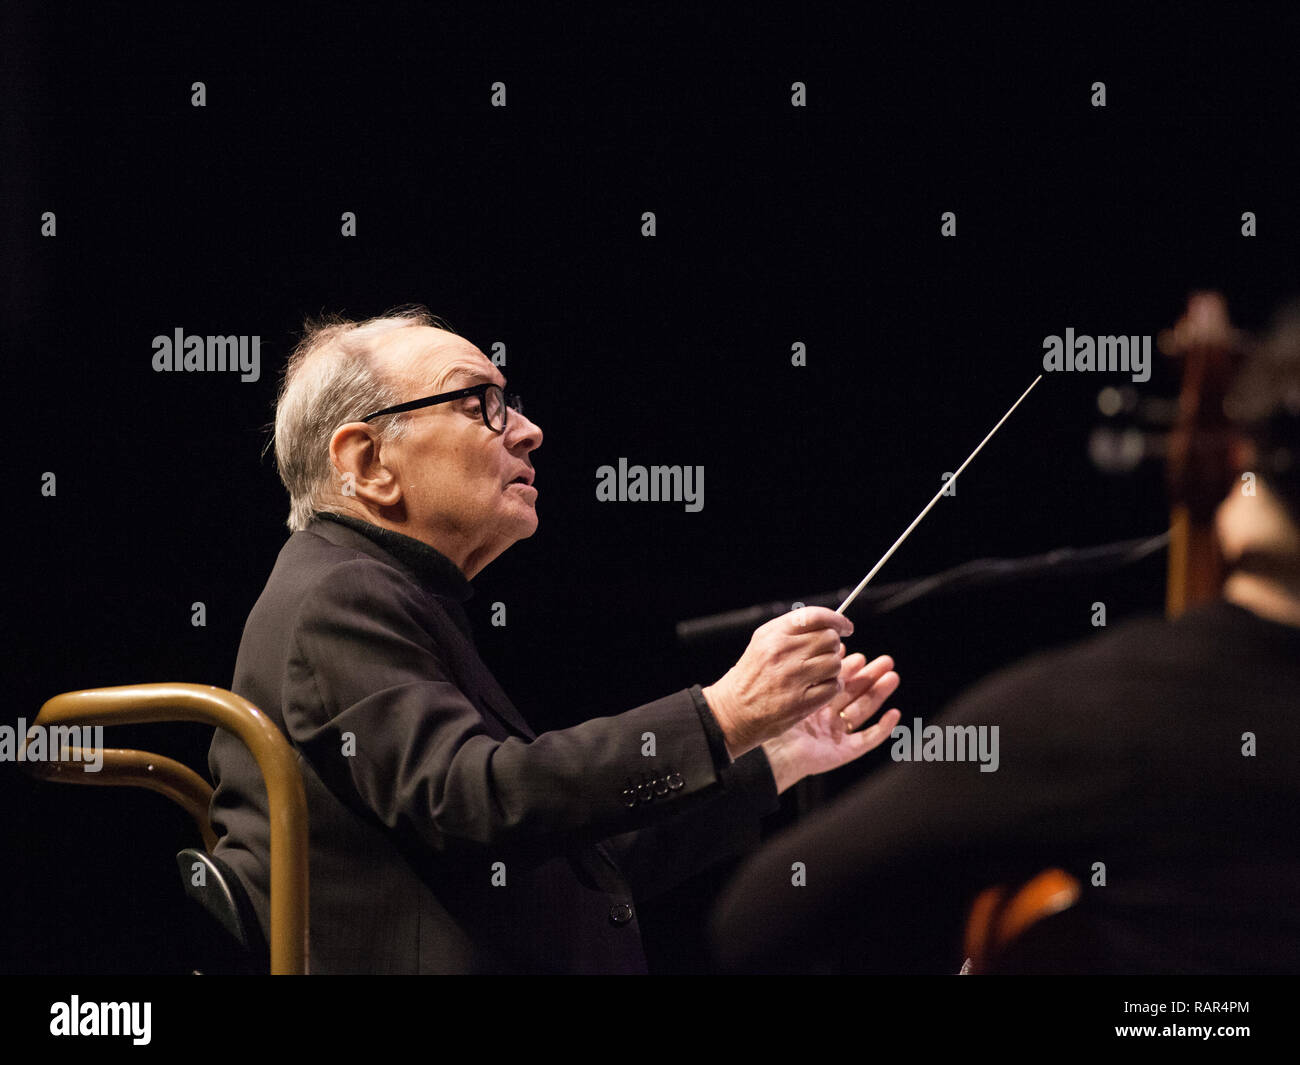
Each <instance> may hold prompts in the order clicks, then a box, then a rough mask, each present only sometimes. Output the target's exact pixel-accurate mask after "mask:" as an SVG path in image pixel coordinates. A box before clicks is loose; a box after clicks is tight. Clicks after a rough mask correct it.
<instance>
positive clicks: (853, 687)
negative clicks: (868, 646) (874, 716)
mask: <svg viewBox="0 0 1300 1065" xmlns="http://www.w3.org/2000/svg"><path fill="white" fill-rule="evenodd" d="M841 646H843V645H842V644H841ZM865 663H866V655H863V654H851V655H849V656H848V657H847V658H845V659H844V660H843V661H842V662H841V663H840V680H842V681H843V682H844V690H843V691H841V692H839V693H838V694H836V696H835V698H834V699H832V700H831V701H830V706H829V708H830V712H831V715H832V716H837V715H838V714H839V712H840V711H841V710H843V709H844V708H845V707H846V706H848V705H849V703H851V702H853V700H854V699H856V698H857V697H858V696H859V695H861V694H862V692H863V691H865V690H866V688H869V687H870V686H871V685H870V684H868V685H866V687H865V688H864V687H863V685H862V683H861V682H860V681H859V680H858V679H857V678H859V677H860V676H861V675H862V667H863V665H864V664H865Z"/></svg>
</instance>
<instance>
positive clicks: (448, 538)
mask: <svg viewBox="0 0 1300 1065" xmlns="http://www.w3.org/2000/svg"><path fill="white" fill-rule="evenodd" d="M378 355H379V359H380V361H381V368H382V369H383V370H384V372H386V373H388V374H390V375H391V377H390V380H392V381H394V382H395V383H396V384H397V386H398V389H399V393H400V397H401V398H400V402H405V401H407V400H413V399H422V398H423V397H425V396H434V395H439V394H441V393H443V392H452V391H455V390H457V389H461V388H468V387H469V386H471V385H476V384H479V383H481V382H484V381H486V382H491V383H493V384H497V385H500V386H502V387H504V386H505V383H506V379H505V377H504V376H503V375H502V373H501V371H500V370H499V369H498V368H497V367H496V366H493V365H492V362H491V361H490V360H489V359H488V358H487V357H486V356H485V355H484V354H483V353H482V352H481V351H479V349H478V348H476V347H475V346H474V345H473V344H471V343H470V342H469V341H467V340H465V339H463V338H461V337H458V336H455V335H454V334H452V333H447V332H445V331H443V330H441V329H433V328H428V327H423V326H422V327H419V328H411V329H403V330H400V331H399V332H397V333H394V334H393V335H392V336H391V337H389V338H388V339H387V340H386V341H385V342H384V344H383V345H382V346H381V347H380V349H379V352H378ZM480 403H481V400H480V398H479V397H478V396H469V397H467V398H465V399H458V400H452V401H451V402H448V403H439V404H435V405H434V406H432V407H425V408H422V409H420V410H416V411H412V412H411V413H409V414H407V415H404V417H406V418H408V419H409V424H408V430H407V435H406V436H405V437H403V438H402V439H400V440H396V441H393V442H392V443H390V444H387V445H385V447H384V456H385V457H384V464H385V465H386V466H389V467H390V468H391V469H392V470H394V472H395V473H396V474H397V476H398V477H399V478H400V483H401V488H402V504H403V506H404V509H405V515H404V519H405V520H404V521H403V522H402V524H403V525H405V526H407V528H406V532H407V533H408V535H411V536H415V537H416V538H417V539H420V540H424V541H425V542H426V543H429V544H431V545H432V546H434V547H436V548H438V549H439V550H441V551H442V552H443V553H444V554H446V555H447V556H448V557H449V558H451V559H452V560H453V561H455V562H456V563H457V564H458V565H460V566H461V569H462V570H463V571H464V572H465V573H466V575H467V576H473V575H474V574H475V573H476V572H478V570H480V569H482V568H483V566H485V565H487V563H488V562H490V561H492V559H494V558H495V557H496V556H497V555H499V554H500V553H501V552H502V551H504V550H505V549H506V548H507V547H509V546H510V545H511V544H513V543H514V542H515V541H517V540H522V539H524V538H525V537H528V536H531V535H532V534H533V533H534V532H535V531H536V530H537V510H536V503H537V489H536V488H534V487H532V484H531V482H532V480H533V468H532V462H531V460H530V458H529V455H530V453H531V452H532V451H533V450H535V449H536V448H538V447H540V446H541V443H542V431H541V429H539V428H538V427H537V426H536V425H534V424H533V423H532V422H531V421H529V420H528V419H527V418H525V417H524V416H523V415H522V414H520V413H519V412H518V411H514V410H512V411H510V412H509V414H508V416H507V424H506V428H505V431H504V432H499V433H498V432H493V431H492V430H491V429H489V428H488V427H487V426H486V425H485V424H484V422H483V416H482V414H480V413H479V407H480ZM385 417H387V415H386V416H385ZM521 478H523V479H525V480H526V482H527V483H525V482H524V480H521Z"/></svg>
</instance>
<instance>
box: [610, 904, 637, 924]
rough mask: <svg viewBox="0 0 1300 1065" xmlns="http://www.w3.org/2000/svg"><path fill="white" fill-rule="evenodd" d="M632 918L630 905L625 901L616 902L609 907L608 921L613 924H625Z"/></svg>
mask: <svg viewBox="0 0 1300 1065" xmlns="http://www.w3.org/2000/svg"><path fill="white" fill-rule="evenodd" d="M630 920H632V907H631V906H629V905H628V904H627V903H626V902H616V903H615V904H614V905H613V906H611V907H610V908H609V923H610V924H613V925H621V924H627V923H628V921H630Z"/></svg>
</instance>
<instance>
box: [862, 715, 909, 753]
mask: <svg viewBox="0 0 1300 1065" xmlns="http://www.w3.org/2000/svg"><path fill="white" fill-rule="evenodd" d="M902 716H903V715H902V714H901V713H900V712H899V711H898V709H897V708H895V709H892V710H887V711H885V713H884V714H882V715H881V718H880V720H879V721H877V722H876V723H875V724H874V725H871V726H870V727H869V728H864V729H860V730H858V731H857V732H850V733H849V741H850V742H851V743H853V744H854V745H855V746H859V747H861V751H859V752H858V753H859V754H865V753H866V752H867V751H874V750H875V749H876V748H877V747H879V746H880V745H881V744H882V743H884V742H885V740H887V739H889V737H890V735H891V734H892V733H893V731H894V728H895V727H896V726H897V725H898V722H899V721H900V720H901V719H902Z"/></svg>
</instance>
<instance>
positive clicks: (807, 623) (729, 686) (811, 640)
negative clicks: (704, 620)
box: [703, 606, 853, 758]
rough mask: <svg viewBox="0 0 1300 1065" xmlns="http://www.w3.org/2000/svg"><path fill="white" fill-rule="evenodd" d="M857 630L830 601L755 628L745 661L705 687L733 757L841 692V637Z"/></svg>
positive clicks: (749, 749)
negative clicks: (834, 609) (829, 606)
mask: <svg viewBox="0 0 1300 1065" xmlns="http://www.w3.org/2000/svg"><path fill="white" fill-rule="evenodd" d="M852 634H853V622H851V621H850V620H849V619H848V618H846V617H844V616H843V615H842V614H837V613H835V611H833V610H831V609H829V608H827V607H824V606H809V607H799V608H798V609H797V610H792V611H790V613H788V614H782V615H781V616H780V617H779V618H774V619H773V620H772V621H769V622H768V623H767V624H765V625H760V626H759V627H758V628H757V629H755V630H754V635H753V636H751V637H750V640H749V646H748V647H746V648H745V653H744V654H743V655H741V656H740V661H739V662H737V663H736V664H735V665H734V666H732V667H731V668H730V669H729V670H727V672H726V675H725V676H723V678H722V679H721V680H719V681H718V682H717V683H716V684H711V685H709V686H708V687H707V688H704V689H703V691H704V697H705V699H707V700H708V703H709V708H710V709H711V710H712V711H713V716H714V717H715V718H717V721H718V725H719V726H720V727H721V728H722V734H723V735H724V736H725V737H726V740H727V751H728V752H729V753H730V754H731V757H732V758H739V757H740V756H741V755H742V754H744V753H745V752H747V751H751V750H753V749H754V748H755V747H757V746H758V745H759V744H760V743H762V742H763V741H764V740H767V739H770V738H772V737H773V736H776V735H778V734H779V733H782V732H784V731H785V730H786V729H787V728H789V727H790V726H791V725H793V724H794V723H795V722H797V721H802V720H803V719H804V718H805V717H807V716H808V715H809V714H811V713H812V712H813V711H814V710H817V709H819V708H821V707H823V706H825V705H826V704H827V703H828V702H830V701H831V699H833V698H834V697H835V694H836V693H837V692H838V691H840V689H841V686H842V681H841V680H840V662H841V660H842V659H843V658H844V644H843V643H841V642H840V640H841V639H842V638H843V637H847V636H851V635H852Z"/></svg>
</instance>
